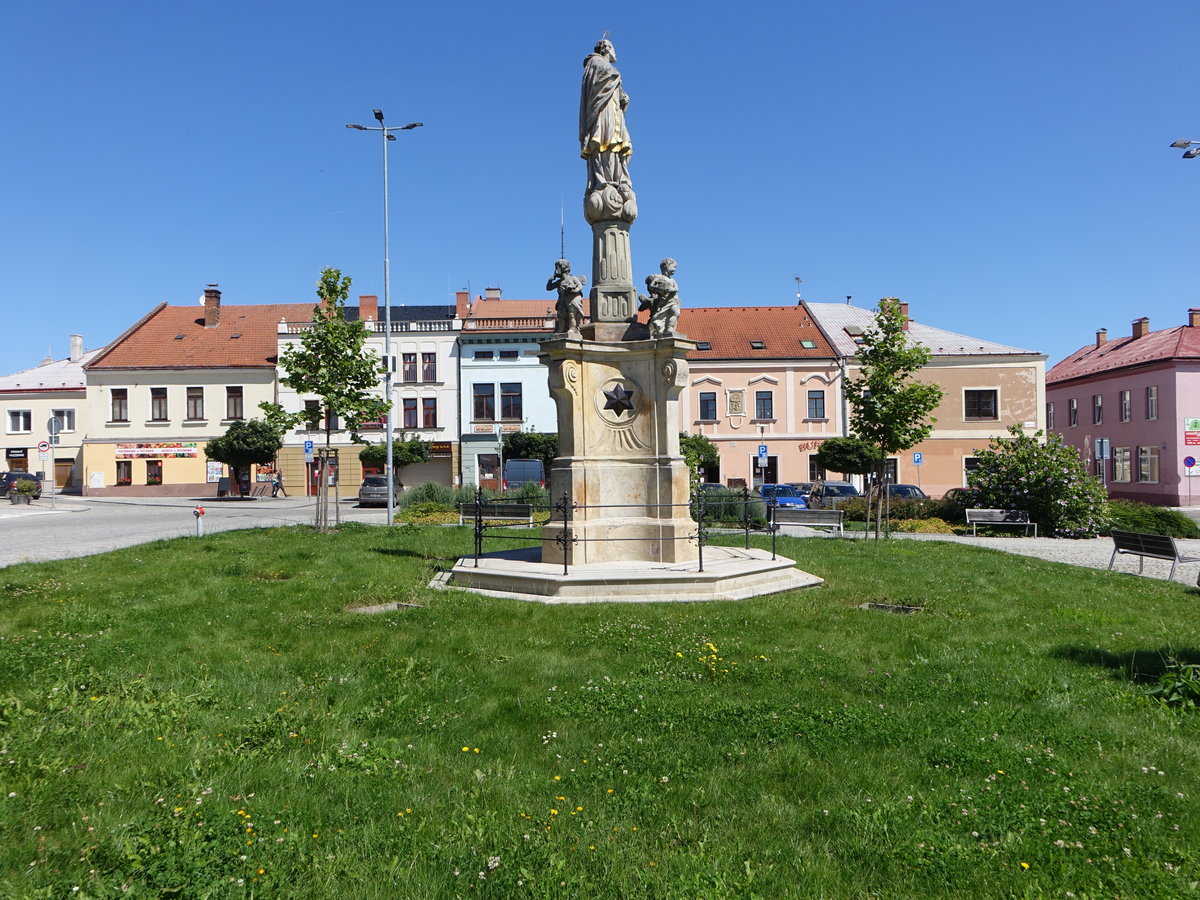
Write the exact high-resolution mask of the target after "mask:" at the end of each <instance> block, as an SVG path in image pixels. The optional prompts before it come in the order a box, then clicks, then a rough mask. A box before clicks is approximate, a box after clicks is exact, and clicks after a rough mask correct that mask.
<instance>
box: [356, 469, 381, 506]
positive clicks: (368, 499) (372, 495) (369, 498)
mask: <svg viewBox="0 0 1200 900" xmlns="http://www.w3.org/2000/svg"><path fill="white" fill-rule="evenodd" d="M387 497H388V488H387V476H386V475H368V476H366V477H365V478H364V479H363V482H362V484H361V485H360V486H359V488H358V505H359V506H387Z"/></svg>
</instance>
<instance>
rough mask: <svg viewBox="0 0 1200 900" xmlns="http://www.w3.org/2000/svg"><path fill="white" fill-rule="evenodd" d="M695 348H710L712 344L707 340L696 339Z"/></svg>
mask: <svg viewBox="0 0 1200 900" xmlns="http://www.w3.org/2000/svg"><path fill="white" fill-rule="evenodd" d="M696 349H697V350H711V349H712V344H711V343H709V342H708V341H696Z"/></svg>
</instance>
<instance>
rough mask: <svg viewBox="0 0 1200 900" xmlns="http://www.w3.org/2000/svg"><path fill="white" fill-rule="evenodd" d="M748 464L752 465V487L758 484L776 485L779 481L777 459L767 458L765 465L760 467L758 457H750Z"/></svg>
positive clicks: (776, 457)
mask: <svg viewBox="0 0 1200 900" xmlns="http://www.w3.org/2000/svg"><path fill="white" fill-rule="evenodd" d="M750 462H751V463H753V464H754V486H755V487H758V486H759V485H760V484H778V483H779V482H778V479H779V457H778V456H768V457H767V464H766V465H765V466H760V465H759V464H758V457H751V459H750Z"/></svg>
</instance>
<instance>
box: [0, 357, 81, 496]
mask: <svg viewBox="0 0 1200 900" xmlns="http://www.w3.org/2000/svg"><path fill="white" fill-rule="evenodd" d="M70 341H71V344H70V346H71V350H70V356H68V357H67V358H66V359H59V360H54V359H44V360H42V362H41V363H40V364H38V365H37V366H35V367H34V368H32V369H26V370H24V371H22V372H16V373H14V374H12V375H6V376H4V377H3V378H0V408H2V409H3V413H2V415H3V416H4V431H3V434H0V448H3V451H4V463H3V466H4V471H8V472H43V473H45V476H44V477H49V476H50V474H51V472H53V475H54V485H55V488H56V489H58V490H66V491H78V490H79V489H80V473H81V472H82V468H81V466H82V460H83V437H84V435H86V434H87V433H88V404H87V379H86V376H85V375H84V371H83V366H84V365H85V364H86V363H88V362H90V361H91V360H92V359H94V358H95V357H96V356H97V355H98V354H99V353H100V352H101V351H100V350H89V351H85V350H84V347H83V337H82V336H81V335H78V334H73V335H71V337H70ZM51 418H54V419H56V420H57V422H58V428H59V433H58V436H57V437H58V442H57V443H56V444H53V445H52V446H51V447H50V449H49V450H48V451H46V458H45V459H43V458H42V454H41V452H40V451H39V450H38V445H39V444H40V443H41V442H43V441H46V442H51V441H52V440H53V438H52V437H51V435H50V428H49V422H50V419H51Z"/></svg>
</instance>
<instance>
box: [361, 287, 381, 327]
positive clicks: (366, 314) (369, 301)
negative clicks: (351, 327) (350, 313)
mask: <svg viewBox="0 0 1200 900" xmlns="http://www.w3.org/2000/svg"><path fill="white" fill-rule="evenodd" d="M378 318H379V296H378V295H377V294H359V295H358V319H359V321H360V322H365V321H367V319H378Z"/></svg>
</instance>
